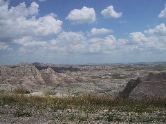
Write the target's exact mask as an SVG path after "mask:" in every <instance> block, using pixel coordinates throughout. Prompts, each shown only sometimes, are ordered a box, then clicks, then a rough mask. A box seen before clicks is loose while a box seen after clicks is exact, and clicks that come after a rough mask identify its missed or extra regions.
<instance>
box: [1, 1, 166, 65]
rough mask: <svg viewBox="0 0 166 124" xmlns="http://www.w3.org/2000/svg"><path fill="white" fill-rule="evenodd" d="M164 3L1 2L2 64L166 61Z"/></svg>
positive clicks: (165, 16) (165, 2)
mask: <svg viewBox="0 0 166 124" xmlns="http://www.w3.org/2000/svg"><path fill="white" fill-rule="evenodd" d="M165 23H166V1H165V0H150V1H149V0H123V2H122V1H120V0H102V1H96V0H8V1H6V0H0V64H16V63H22V62H43V63H59V64H87V63H96V64H102V63H129V62H154V61H166V49H165V48H166V25H165Z"/></svg>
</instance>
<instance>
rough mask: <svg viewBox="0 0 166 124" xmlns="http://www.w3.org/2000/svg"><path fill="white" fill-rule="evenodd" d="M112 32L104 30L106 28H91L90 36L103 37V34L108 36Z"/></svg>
mask: <svg viewBox="0 0 166 124" xmlns="http://www.w3.org/2000/svg"><path fill="white" fill-rule="evenodd" d="M112 32H113V31H112V30H110V29H106V28H92V29H91V35H94V36H96V35H104V34H109V33H112Z"/></svg>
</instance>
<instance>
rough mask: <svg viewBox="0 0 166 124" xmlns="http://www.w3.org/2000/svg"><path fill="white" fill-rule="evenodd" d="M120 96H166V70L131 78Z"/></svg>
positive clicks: (140, 97)
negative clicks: (134, 78)
mask: <svg viewBox="0 0 166 124" xmlns="http://www.w3.org/2000/svg"><path fill="white" fill-rule="evenodd" d="M120 97H123V98H131V99H137V100H140V99H144V98H147V97H148V98H158V97H160V98H166V72H161V73H150V74H149V75H148V76H145V77H142V78H138V79H136V80H130V81H129V82H128V84H127V85H126V87H125V89H124V90H123V91H122V92H121V93H120Z"/></svg>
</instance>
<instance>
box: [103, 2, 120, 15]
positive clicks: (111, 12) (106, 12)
mask: <svg viewBox="0 0 166 124" xmlns="http://www.w3.org/2000/svg"><path fill="white" fill-rule="evenodd" d="M101 14H102V15H103V16H104V17H108V18H120V17H121V16H122V12H117V11H115V9H114V7H113V6H112V5H110V6H108V7H107V8H105V9H103V10H102V11H101Z"/></svg>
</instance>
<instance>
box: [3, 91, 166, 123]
mask: <svg viewBox="0 0 166 124" xmlns="http://www.w3.org/2000/svg"><path fill="white" fill-rule="evenodd" d="M0 106H1V107H2V108H5V107H7V108H10V109H11V108H12V109H14V110H15V111H14V112H13V116H14V117H32V116H33V115H36V113H40V115H41V114H42V113H43V114H47V116H48V117H49V118H51V119H52V120H53V121H56V122H57V121H66V122H68V121H106V122H166V99H155V100H154V99H149V100H142V101H132V100H126V99H112V97H111V96H95V95H82V96H78V97H65V98H58V97H54V98H53V97H49V96H46V97H37V96H26V95H20V94H1V95H0Z"/></svg>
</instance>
